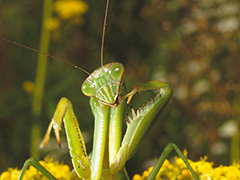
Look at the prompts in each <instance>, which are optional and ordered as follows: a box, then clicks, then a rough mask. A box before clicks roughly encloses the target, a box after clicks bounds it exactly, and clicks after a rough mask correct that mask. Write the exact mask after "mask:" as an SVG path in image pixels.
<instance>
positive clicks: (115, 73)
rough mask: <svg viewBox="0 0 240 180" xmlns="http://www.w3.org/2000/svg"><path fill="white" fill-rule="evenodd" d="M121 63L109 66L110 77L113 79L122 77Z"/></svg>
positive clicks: (116, 79)
mask: <svg viewBox="0 0 240 180" xmlns="http://www.w3.org/2000/svg"><path fill="white" fill-rule="evenodd" d="M123 71H124V69H123V65H122V64H120V63H114V64H113V65H112V66H111V69H110V71H109V75H110V77H111V78H112V80H114V81H120V80H121V79H122V76H123Z"/></svg>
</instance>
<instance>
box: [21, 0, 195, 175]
mask: <svg viewBox="0 0 240 180" xmlns="http://www.w3.org/2000/svg"><path fill="white" fill-rule="evenodd" d="M108 4H109V0H107V7H106V15H105V21H104V28H103V40H102V49H101V64H102V65H101V67H100V68H98V69H97V70H95V71H94V72H93V73H91V74H90V75H89V77H88V78H87V79H86V80H85V81H84V82H83V84H82V92H83V94H85V95H86V96H89V97H90V106H91V109H92V112H93V115H94V118H95V125H94V140H93V150H92V158H91V160H90V159H89V158H88V155H87V152H86V147H85V143H84V140H83V138H82V135H81V131H80V129H79V124H78V120H77V118H76V116H75V114H74V112H73V107H72V103H71V102H70V100H68V99H67V98H65V97H64V98H61V99H60V101H59V103H58V105H57V108H56V111H55V113H54V116H53V118H52V120H51V122H50V124H49V127H48V129H47V133H46V135H45V137H44V139H43V141H42V143H41V145H40V146H41V147H44V146H45V145H47V143H48V140H49V138H50V132H51V129H52V128H53V129H54V132H55V135H56V139H57V142H58V144H59V145H60V144H61V142H60V131H61V127H62V123H63V122H64V127H65V132H66V135H67V141H68V146H69V150H70V155H71V158H72V164H73V167H74V171H75V172H76V174H77V175H78V176H79V177H80V178H81V179H91V180H99V179H119V180H120V179H129V177H128V176H127V173H126V171H125V169H124V166H125V164H126V162H127V160H129V159H130V158H131V157H132V156H133V155H134V153H135V152H136V150H137V148H138V147H139V145H140V144H141V142H142V140H143V138H144V137H145V136H146V134H147V133H148V132H149V130H150V129H151V127H152V126H153V124H154V123H155V121H156V119H157V118H156V117H157V116H158V115H159V114H160V113H161V112H162V111H163V110H164V109H165V107H166V105H167V104H168V102H169V100H170V98H171V96H172V88H171V87H170V85H169V84H167V83H165V82H162V81H147V82H144V83H140V84H139V85H138V86H136V87H135V88H133V90H132V91H130V92H126V89H125V86H124V85H123V80H124V77H123V76H124V67H123V65H122V64H120V63H117V62H112V63H109V64H106V65H103V44H104V43H103V42H104V35H105V27H106V17H107V11H108ZM80 69H81V68H80ZM146 91H154V92H155V96H154V98H152V99H151V100H150V101H148V102H147V103H146V104H145V105H143V106H142V107H140V108H139V109H138V110H137V111H135V110H134V109H132V115H130V116H129V120H128V121H127V129H126V132H125V134H124V136H123V139H122V120H123V111H124V106H125V105H126V104H129V103H130V102H131V99H132V97H133V96H134V95H135V94H137V93H144V92H146ZM173 149H175V150H176V152H177V153H178V154H179V155H180V157H181V158H182V159H183V161H184V162H185V163H186V165H187V167H188V168H189V170H190V171H191V173H192V174H193V176H194V178H195V179H198V177H197V175H196V173H195V172H194V171H193V169H192V168H191V166H190V164H189V163H188V161H187V159H186V158H185V157H184V155H183V154H182V153H181V151H180V150H179V149H178V147H177V146H176V145H175V144H171V143H170V144H168V145H167V146H166V148H165V149H164V151H163V153H162V155H161V156H160V158H159V161H158V162H157V164H156V166H155V168H154V169H153V171H152V173H151V174H150V176H149V177H148V179H154V178H155V176H156V174H157V172H158V171H159V169H160V168H161V166H162V164H163V162H164V160H165V159H166V158H167V156H168V154H169V153H170V152H171V151H172V150H173ZM29 165H32V166H34V167H35V168H37V169H38V170H39V171H41V172H42V173H43V174H44V175H45V176H46V177H47V178H49V179H51V180H53V179H56V178H55V177H54V176H53V175H51V174H50V173H49V172H48V171H47V170H46V169H45V168H44V167H42V166H41V165H40V164H39V163H38V162H37V161H36V160H34V159H33V158H30V159H29V160H27V161H26V162H25V164H24V167H23V169H22V172H21V175H20V177H19V179H20V180H21V179H22V178H23V175H24V172H25V170H26V168H27V167H28V166H29Z"/></svg>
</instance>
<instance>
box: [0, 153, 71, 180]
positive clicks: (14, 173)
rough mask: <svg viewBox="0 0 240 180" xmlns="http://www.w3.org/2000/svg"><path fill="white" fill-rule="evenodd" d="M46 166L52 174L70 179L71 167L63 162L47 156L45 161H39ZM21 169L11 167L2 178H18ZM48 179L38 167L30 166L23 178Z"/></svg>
mask: <svg viewBox="0 0 240 180" xmlns="http://www.w3.org/2000/svg"><path fill="white" fill-rule="evenodd" d="M39 163H40V164H41V165H42V166H44V167H45V168H46V169H47V170H48V171H49V172H50V173H51V174H52V175H54V176H55V177H56V178H57V179H64V180H70V179H71V178H72V174H71V171H70V168H69V167H68V166H67V165H65V164H62V163H58V162H53V159H52V158H49V157H47V158H45V159H44V161H40V162H39ZM20 172H21V170H18V169H17V168H15V169H13V168H9V169H8V170H7V171H5V172H3V173H2V174H1V175H0V180H17V179H18V177H19V175H20ZM35 179H36V180H46V179H47V178H46V177H45V176H43V175H42V173H40V172H39V171H38V170H37V169H36V168H34V167H32V166H30V167H29V168H28V170H27V171H26V172H25V174H24V176H23V180H35Z"/></svg>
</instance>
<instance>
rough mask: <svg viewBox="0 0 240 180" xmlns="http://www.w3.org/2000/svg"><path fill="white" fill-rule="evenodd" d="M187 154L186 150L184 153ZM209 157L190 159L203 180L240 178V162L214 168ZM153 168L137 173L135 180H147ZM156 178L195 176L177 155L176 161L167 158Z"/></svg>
mask: <svg viewBox="0 0 240 180" xmlns="http://www.w3.org/2000/svg"><path fill="white" fill-rule="evenodd" d="M184 154H185V155H186V152H185V153H184ZM206 160H207V157H204V158H202V159H200V161H197V162H193V161H191V160H189V159H188V161H189V163H190V165H191V166H192V168H193V170H194V171H195V172H196V174H197V175H198V177H199V178H200V179H201V180H238V179H240V164H239V162H238V163H234V164H233V165H231V166H222V165H221V166H219V167H217V168H213V163H212V162H207V161H206ZM152 170H153V167H150V168H149V169H148V170H146V171H144V172H143V174H142V175H139V174H135V175H134V177H133V180H145V179H146V178H147V177H148V176H149V175H150V173H151V171H152ZM155 179H156V180H166V179H167V180H191V179H193V176H192V174H191V172H190V171H189V170H188V168H187V167H186V165H185V163H184V162H183V160H182V159H181V158H180V157H175V161H174V163H172V164H171V163H170V162H169V161H168V160H165V161H164V163H163V166H162V168H161V169H160V171H159V172H158V174H157V176H156V178H155Z"/></svg>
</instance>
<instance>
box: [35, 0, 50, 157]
mask: <svg viewBox="0 0 240 180" xmlns="http://www.w3.org/2000/svg"><path fill="white" fill-rule="evenodd" d="M51 13H52V0H44V4H43V20H42V30H41V40H40V47H39V51H41V52H45V53H47V52H48V47H49V36H50V32H49V30H47V29H45V28H44V22H45V20H46V19H48V18H50V17H51ZM46 70H47V57H46V56H45V55H42V54H39V55H38V64H37V72H36V81H35V89H34V93H33V102H32V114H33V119H34V122H33V127H32V132H31V156H32V157H35V158H36V159H38V158H39V150H38V144H36V143H38V142H39V139H40V121H39V119H40V115H41V111H42V98H43V94H44V85H45V77H46Z"/></svg>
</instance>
